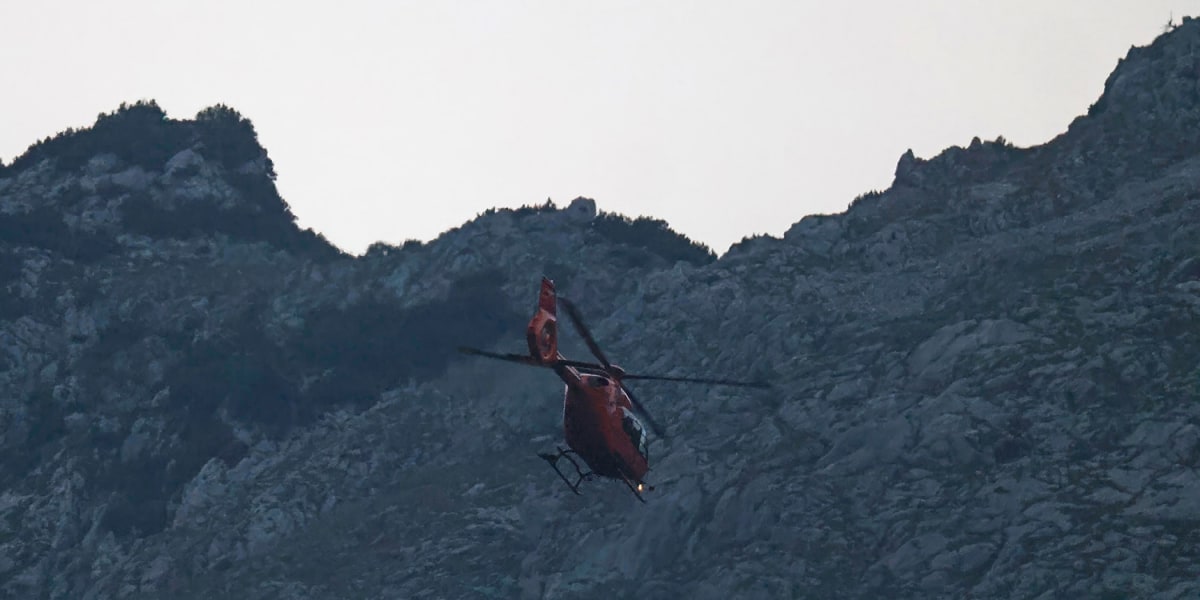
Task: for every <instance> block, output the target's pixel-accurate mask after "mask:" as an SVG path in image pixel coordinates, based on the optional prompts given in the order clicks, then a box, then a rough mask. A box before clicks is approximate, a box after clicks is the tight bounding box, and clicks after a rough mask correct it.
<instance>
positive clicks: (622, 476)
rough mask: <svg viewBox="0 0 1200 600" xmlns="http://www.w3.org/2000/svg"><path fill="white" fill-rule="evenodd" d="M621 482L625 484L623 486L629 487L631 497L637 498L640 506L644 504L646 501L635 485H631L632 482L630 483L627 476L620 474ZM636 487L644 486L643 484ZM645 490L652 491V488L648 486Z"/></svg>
mask: <svg viewBox="0 0 1200 600" xmlns="http://www.w3.org/2000/svg"><path fill="white" fill-rule="evenodd" d="M621 481H624V482H625V485H626V486H627V487H629V491H631V492H633V495H634V496H637V499H638V500H640V501H641V502H642V504H645V503H646V499H645V498H643V497H642V492H641V490H639V489H638V486H637V485H634V484H633V481H631V480H630V479H629V476H628V475H626V474H625V473H621ZM638 485H644V484H638ZM646 489H649V490H653V489H654V486H652V485H648V486H646Z"/></svg>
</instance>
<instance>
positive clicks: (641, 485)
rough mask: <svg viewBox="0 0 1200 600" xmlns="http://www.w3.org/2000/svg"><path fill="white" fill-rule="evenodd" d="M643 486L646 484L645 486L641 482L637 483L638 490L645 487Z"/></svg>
mask: <svg viewBox="0 0 1200 600" xmlns="http://www.w3.org/2000/svg"><path fill="white" fill-rule="evenodd" d="M645 487H646V486H645V485H644V484H641V483H639V484H638V492H641V491H642V489H643V488H645Z"/></svg>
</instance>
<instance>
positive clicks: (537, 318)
mask: <svg viewBox="0 0 1200 600" xmlns="http://www.w3.org/2000/svg"><path fill="white" fill-rule="evenodd" d="M557 309H558V298H557V295H556V293H555V291H554V282H553V281H550V280H549V279H547V278H545V277H543V278H542V289H541V292H540V293H539V294H538V307H537V312H535V313H533V318H532V319H530V320H529V327H528V328H527V329H526V330H525V339H526V341H527V342H528V343H529V354H530V355H531V356H532V357H533V358H535V359H537V360H538V361H540V362H541V363H543V364H546V363H554V362H556V361H557V360H558V359H559V354H558V316H557Z"/></svg>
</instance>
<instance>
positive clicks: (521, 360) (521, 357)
mask: <svg viewBox="0 0 1200 600" xmlns="http://www.w3.org/2000/svg"><path fill="white" fill-rule="evenodd" d="M458 351H459V352H462V353H463V354H470V355H472V356H482V357H484V358H494V359H496V360H506V361H508V362H515V363H518V364H522V365H528V366H530V367H546V368H553V367H554V365H551V364H547V363H543V362H541V361H539V360H538V359H536V358H534V357H532V356H528V355H525V354H501V353H499V352H488V351H487V350H480V349H479V348H468V347H466V346H459V348H458Z"/></svg>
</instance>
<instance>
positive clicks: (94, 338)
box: [0, 20, 1200, 598]
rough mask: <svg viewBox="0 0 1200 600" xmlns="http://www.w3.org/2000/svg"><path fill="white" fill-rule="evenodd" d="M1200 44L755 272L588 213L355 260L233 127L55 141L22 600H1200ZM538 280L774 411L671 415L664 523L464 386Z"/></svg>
mask: <svg viewBox="0 0 1200 600" xmlns="http://www.w3.org/2000/svg"><path fill="white" fill-rule="evenodd" d="M1197 46H1200V21H1195V20H1185V22H1184V23H1183V24H1182V25H1181V26H1180V27H1179V28H1177V29H1176V30H1174V31H1172V32H1170V33H1169V34H1166V35H1164V36H1162V37H1160V38H1159V39H1158V40H1156V41H1155V42H1154V43H1153V44H1151V45H1150V46H1147V47H1145V48H1135V49H1133V50H1131V52H1130V54H1129V56H1128V57H1127V58H1126V59H1125V60H1124V61H1122V62H1121V63H1120V65H1119V66H1118V68H1117V69H1116V70H1115V71H1114V73H1113V74H1112V76H1110V78H1109V80H1108V82H1107V83H1106V85H1105V92H1104V95H1103V96H1102V97H1101V98H1100V99H1099V100H1098V101H1097V102H1096V104H1095V105H1093V107H1092V108H1091V110H1090V111H1089V114H1088V115H1087V116H1084V117H1080V118H1079V119H1077V120H1076V121H1075V122H1074V123H1072V124H1071V126H1070V128H1069V129H1068V130H1067V132H1065V133H1064V134H1063V135H1062V136H1060V137H1059V138H1057V139H1055V140H1053V141H1051V142H1049V143H1047V144H1045V145H1043V146H1039V147H1036V148H1027V149H1021V148H1014V147H1012V146H1011V145H1009V144H1007V143H1005V142H1004V141H1003V140H997V141H995V142H982V141H978V140H976V141H974V142H972V143H971V144H970V145H969V146H967V147H965V148H951V149H948V150H947V151H945V152H943V153H942V154H940V155H939V156H937V157H935V158H933V159H930V160H920V159H917V158H916V157H914V156H912V155H911V153H909V154H906V155H905V156H903V157H901V159H900V161H899V164H898V165H897V173H896V180H895V183H894V184H893V186H892V187H891V188H889V189H888V190H886V191H884V192H880V193H872V194H866V195H864V196H863V197H861V198H859V199H858V200H856V202H855V203H854V204H853V205H852V206H851V207H850V208H849V209H848V210H847V211H846V213H844V214H840V215H826V216H814V217H807V218H805V219H803V220H802V221H800V222H799V223H797V224H796V225H794V226H793V227H792V228H791V229H790V230H789V231H788V232H787V233H786V234H785V235H784V236H783V238H781V239H774V238H752V239H748V240H745V241H744V242H743V243H742V244H739V245H737V246H735V247H734V248H732V249H731V250H730V252H729V253H727V254H726V255H725V256H722V257H720V258H719V259H716V258H715V257H713V256H712V255H711V253H710V252H708V251H707V249H705V248H702V247H699V246H696V245H694V244H691V243H690V242H689V241H688V240H686V238H682V237H681V236H678V235H676V234H674V233H672V232H671V231H670V230H669V229H668V228H666V226H665V224H662V223H660V222H655V221H651V220H640V221H635V220H628V219H623V218H621V217H619V216H614V215H607V214H604V213H597V211H596V208H595V204H594V203H592V202H590V201H588V200H585V199H580V200H577V201H576V202H574V203H572V204H571V205H570V206H568V207H567V208H565V209H562V210H559V209H557V208H555V207H553V206H543V207H531V208H528V209H522V210H517V211H509V210H500V211H491V212H489V213H488V214H484V215H481V216H480V217H479V218H477V219H476V220H474V221H472V222H470V223H467V224H465V225H464V226H462V227H460V228H458V229H456V230H453V231H450V232H447V233H446V234H444V235H443V236H441V237H440V238H439V239H437V240H434V241H432V242H430V243H427V244H415V243H414V244H406V245H404V246H402V247H394V246H388V245H386V244H379V245H376V246H374V247H372V249H371V250H370V251H369V252H368V253H367V254H366V255H365V256H363V257H359V258H351V257H347V256H344V255H342V254H341V253H339V252H337V250H336V249H334V248H332V247H331V246H329V245H328V244H326V243H325V242H324V241H323V240H321V239H320V238H319V236H316V235H315V234H312V233H311V232H308V233H305V232H300V231H299V230H298V229H297V228H295V226H294V225H293V222H292V221H293V219H292V218H291V215H290V212H289V211H288V210H287V207H286V203H284V202H283V201H282V199H279V198H278V195H277V194H275V193H274V188H273V185H271V174H272V171H271V167H270V162H269V159H268V158H267V157H266V154H265V152H264V151H262V149H261V147H259V146H258V145H257V142H256V141H254V139H253V128H252V127H251V126H249V122H248V121H245V120H244V119H242V118H241V117H240V115H237V114H236V113H234V112H232V111H231V110H229V109H224V108H217V109H213V110H211V111H210V112H209V113H208V114H207V115H204V113H202V115H198V117H197V119H195V120H194V121H180V122H174V121H169V120H165V118H164V116H163V115H162V114H161V111H158V112H157V116H156V114H155V111H156V110H157V108H156V107H154V106H153V105H148V104H139V105H134V106H133V107H124V108H122V109H121V110H119V111H117V112H116V113H113V114H112V115H109V116H107V117H103V116H102V117H101V119H99V120H98V122H97V125H96V127H94V128H92V129H89V130H84V131H82V132H68V133H67V134H64V135H63V136H60V137H59V138H56V139H54V140H49V141H46V142H43V143H41V144H39V145H35V146H34V147H33V148H31V150H30V152H29V153H27V154H26V155H25V157H22V158H21V159H18V160H17V161H15V162H14V164H12V165H9V166H7V167H4V168H3V169H2V170H0V289H2V290H3V291H4V292H5V294H6V295H5V296H4V297H3V300H2V301H0V436H2V437H0V446H2V447H3V449H4V452H5V455H4V462H3V464H2V465H0V466H2V469H3V470H2V471H0V484H2V485H3V486H4V487H3V492H0V517H2V518H0V590H3V592H2V593H3V594H6V595H8V596H10V597H14V598H17V597H20V598H140V597H145V598H157V597H164V596H170V597H181V598H187V597H196V598H200V597H214V596H217V597H239V598H326V597H328V598H333V597H364V598H393V597H429V598H442V597H454V598H458V597H500V598H507V597H530V598H572V597H594V596H597V595H603V594H607V595H616V596H633V595H635V594H636V595H638V596H640V597H650V598H657V597H666V596H678V595H681V594H682V595H685V596H688V597H697V598H709V597H712V598H716V597H721V598H726V597H741V598H755V597H762V598H778V597H880V596H886V597H913V598H916V597H919V598H928V597H956V598H957V597H976V598H985V597H986V598H991V597H1005V598H1009V597H1022V598H1037V597H1045V598H1058V597H1094V598H1123V597H1147V596H1155V597H1164V598H1189V597H1194V596H1195V595H1196V593H1197V592H1200V585H1198V584H1197V583H1196V582H1195V578H1194V574H1195V572H1196V570H1197V568H1200V554H1198V553H1197V550H1196V548H1197V547H1200V546H1198V543H1200V503H1197V501H1196V499H1197V498H1200V476H1198V475H1197V473H1196V467H1197V463H1198V461H1200V403H1197V399H1198V398H1200V358H1198V357H1200V327H1198V326H1197V325H1198V318H1200V258H1198V257H1197V248H1200V225H1197V223H1200V221H1198V220H1197V218H1196V217H1197V216H1198V212H1200V195H1198V193H1197V191H1196V190H1197V189H1200V188H1198V185H1197V184H1200V152H1197V148H1200V144H1198V142H1200V127H1198V125H1200V88H1198V87H1197V80H1198V78H1200V55H1198V54H1197V53H1196V52H1195V50H1196V48H1197ZM213 123H217V124H215V125H214V124H213ZM542 273H545V274H547V275H550V276H551V277H553V278H555V280H556V281H557V282H558V283H559V287H560V289H561V290H563V292H564V294H567V295H569V296H571V297H573V298H576V299H577V300H579V302H580V304H581V305H582V308H583V309H584V311H585V312H586V314H587V316H588V318H589V322H591V323H592V325H593V328H594V330H595V334H596V336H597V338H598V339H599V340H600V342H601V343H602V344H603V345H604V346H605V348H606V350H607V351H608V352H609V353H610V354H611V355H612V356H613V357H614V358H615V359H616V360H617V361H618V362H620V363H621V364H624V365H626V366H628V367H630V368H635V367H636V368H637V369H638V370H642V371H655V372H668V373H678V374H684V373H697V372H703V371H704V370H708V369H711V370H713V371H714V372H717V373H722V374H729V375H737V376H745V377H754V378H768V379H770V380H772V381H773V382H774V383H775V389H774V390H772V391H771V392H763V393H759V392H754V393H746V392H744V391H741V390H738V391H730V390H722V389H706V388H694V387H682V386H676V385H671V384H658V385H654V386H651V385H649V384H647V385H643V386H638V391H639V395H640V396H642V397H643V398H644V399H645V400H646V402H647V404H648V405H649V406H650V408H651V410H652V411H653V412H654V414H655V416H656V418H657V419H658V420H660V421H663V422H664V424H666V425H667V427H668V429H669V430H670V431H671V432H672V435H671V437H669V438H667V439H664V440H656V441H655V442H653V443H652V445H651V449H650V452H651V456H652V459H653V462H652V467H653V470H652V471H651V479H652V481H654V482H655V483H656V484H657V487H658V489H657V491H656V492H655V493H654V494H653V495H652V496H651V497H650V498H649V503H648V504H646V505H644V506H642V505H638V504H636V503H635V502H634V501H633V499H632V498H631V497H630V496H629V494H628V492H627V491H626V490H624V488H622V487H620V486H619V485H613V486H607V485H604V484H603V483H598V484H591V485H589V486H588V487H587V488H586V489H585V495H584V496H583V497H575V496H573V495H571V494H569V493H564V491H565V490H563V489H562V486H561V482H559V481H558V480H557V478H555V477H553V475H552V474H551V473H549V472H548V471H547V470H546V469H545V466H544V464H541V461H540V459H538V458H537V457H536V454H535V453H536V452H538V451H544V450H546V449H548V448H549V447H552V446H553V445H554V444H555V443H557V442H558V441H559V437H560V434H559V431H558V430H559V428H560V427H561V424H560V423H558V418H559V412H558V410H559V409H558V408H557V407H558V406H559V403H560V402H561V390H560V389H559V386H557V385H556V384H555V382H554V380H553V378H552V377H548V376H547V375H546V374H545V373H542V372H539V371H536V370H521V369H517V368H512V367H509V366H507V365H496V364H481V363H479V362H472V361H471V360H469V359H464V358H461V357H458V356H455V355H454V353H453V348H454V347H455V346H458V345H475V346H481V347H494V348H496V349H499V350H504V351H509V350H514V349H519V346H520V339H521V338H520V334H521V330H522V328H523V326H524V323H525V321H526V319H527V318H528V314H529V311H530V309H531V306H532V301H533V291H534V290H535V289H536V281H537V278H538V277H540V275H541V274H542ZM565 343H566V344H568V346H567V348H568V350H571V351H572V354H581V353H582V352H583V349H582V345H580V344H578V342H577V340H574V341H573V340H570V339H567V340H565ZM572 344H574V345H572Z"/></svg>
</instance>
